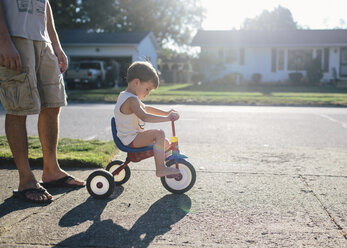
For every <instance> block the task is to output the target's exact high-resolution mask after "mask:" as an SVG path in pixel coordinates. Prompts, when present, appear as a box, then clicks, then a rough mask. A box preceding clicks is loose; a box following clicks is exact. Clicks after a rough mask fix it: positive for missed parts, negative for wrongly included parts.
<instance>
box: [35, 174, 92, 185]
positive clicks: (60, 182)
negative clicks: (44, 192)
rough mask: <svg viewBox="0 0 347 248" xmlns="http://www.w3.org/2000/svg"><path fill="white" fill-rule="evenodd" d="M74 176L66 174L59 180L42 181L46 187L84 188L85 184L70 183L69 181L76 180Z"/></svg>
mask: <svg viewBox="0 0 347 248" xmlns="http://www.w3.org/2000/svg"><path fill="white" fill-rule="evenodd" d="M74 179H75V178H74V177H72V176H65V177H63V178H60V179H58V180H54V181H51V182H46V183H44V182H40V184H41V186H42V187H44V188H83V187H84V186H85V185H77V184H69V183H68V182H69V181H71V180H74Z"/></svg>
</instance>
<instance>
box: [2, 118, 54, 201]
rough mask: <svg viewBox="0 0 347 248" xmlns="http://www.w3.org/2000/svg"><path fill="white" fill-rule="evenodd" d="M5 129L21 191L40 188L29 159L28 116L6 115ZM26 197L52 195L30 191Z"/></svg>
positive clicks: (36, 198) (45, 197) (41, 197)
mask: <svg viewBox="0 0 347 248" xmlns="http://www.w3.org/2000/svg"><path fill="white" fill-rule="evenodd" d="M5 129H6V136H7V140H8V143H9V145H10V148H11V151H12V154H13V159H14V161H15V164H16V166H17V168H18V172H19V187H18V190H19V191H23V190H25V189H29V188H39V187H40V186H39V185H38V183H37V181H36V179H35V176H34V174H33V173H32V171H31V169H30V165H29V161H28V141H27V132H26V116H19V115H10V114H7V115H6V120H5ZM26 197H28V198H29V199H32V200H45V199H48V198H49V199H51V198H52V196H51V195H50V194H48V193H47V192H45V193H44V194H42V193H38V192H28V193H27V194H26Z"/></svg>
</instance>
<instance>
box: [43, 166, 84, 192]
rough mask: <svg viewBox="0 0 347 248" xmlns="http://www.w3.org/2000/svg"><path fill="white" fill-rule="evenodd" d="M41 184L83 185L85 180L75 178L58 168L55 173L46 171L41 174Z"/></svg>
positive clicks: (51, 185) (58, 185) (56, 185)
mask: <svg viewBox="0 0 347 248" xmlns="http://www.w3.org/2000/svg"><path fill="white" fill-rule="evenodd" d="M42 182H43V183H41V185H43V186H44V187H45V185H46V186H48V187H69V186H71V187H72V188H74V187H76V188H78V187H84V186H85V185H86V182H85V181H84V180H81V179H78V178H75V177H73V176H71V175H69V174H68V173H67V172H66V171H64V170H60V171H58V172H57V173H54V174H51V175H48V174H47V173H44V174H42Z"/></svg>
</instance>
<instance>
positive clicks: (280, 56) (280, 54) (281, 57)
mask: <svg viewBox="0 0 347 248" xmlns="http://www.w3.org/2000/svg"><path fill="white" fill-rule="evenodd" d="M278 70H279V71H283V70H284V50H283V49H280V50H278Z"/></svg>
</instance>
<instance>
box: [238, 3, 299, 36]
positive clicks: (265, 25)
mask: <svg viewBox="0 0 347 248" xmlns="http://www.w3.org/2000/svg"><path fill="white" fill-rule="evenodd" d="M297 28H298V26H297V23H296V22H295V21H294V19H293V16H292V13H291V12H290V10H289V9H287V8H284V7H282V6H280V5H279V6H278V7H277V8H275V9H274V10H273V11H268V10H264V11H263V12H262V13H261V14H260V15H259V16H256V17H255V18H253V19H250V18H247V19H245V21H244V22H243V25H242V29H245V30H279V29H297Z"/></svg>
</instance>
